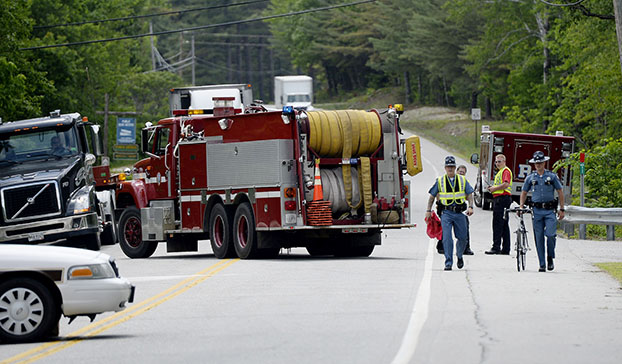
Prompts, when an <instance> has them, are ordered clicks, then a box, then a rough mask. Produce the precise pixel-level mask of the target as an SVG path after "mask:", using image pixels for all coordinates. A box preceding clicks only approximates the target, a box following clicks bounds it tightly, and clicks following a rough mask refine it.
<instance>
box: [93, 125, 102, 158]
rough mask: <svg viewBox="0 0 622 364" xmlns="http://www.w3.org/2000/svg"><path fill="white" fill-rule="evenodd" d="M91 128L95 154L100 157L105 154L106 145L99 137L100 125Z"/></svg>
mask: <svg viewBox="0 0 622 364" xmlns="http://www.w3.org/2000/svg"><path fill="white" fill-rule="evenodd" d="M90 127H91V145H92V146H93V154H94V155H96V156H98V157H100V156H102V155H103V154H104V145H103V144H102V138H101V137H100V136H99V129H100V128H99V125H90Z"/></svg>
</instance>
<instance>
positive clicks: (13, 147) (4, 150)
mask: <svg viewBox="0 0 622 364" xmlns="http://www.w3.org/2000/svg"><path fill="white" fill-rule="evenodd" d="M77 154H78V143H77V137H76V134H75V131H74V129H68V130H65V131H63V130H45V131H36V132H32V133H20V134H4V135H1V136H0V162H4V163H19V162H23V161H27V160H35V159H44V158H50V157H52V158H61V157H67V156H74V155H77Z"/></svg>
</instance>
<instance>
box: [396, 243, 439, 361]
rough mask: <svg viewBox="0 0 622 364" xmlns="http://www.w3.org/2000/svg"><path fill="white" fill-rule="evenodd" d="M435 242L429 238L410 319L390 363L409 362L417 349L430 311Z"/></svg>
mask: <svg viewBox="0 0 622 364" xmlns="http://www.w3.org/2000/svg"><path fill="white" fill-rule="evenodd" d="M435 244H436V240H435V239H430V241H429V243H428V255H427V256H426V258H425V267H424V268H423V278H422V279H421V285H419V289H418V290H417V298H416V300H415V304H414V306H413V310H412V314H411V316H410V321H409V322H408V327H407V328H406V333H405V334H404V339H402V345H401V346H400V350H399V351H398V352H397V354H396V355H395V358H393V361H392V362H391V363H392V364H406V363H409V362H410V361H411V360H412V358H413V356H414V355H415V351H416V350H417V344H418V343H419V334H420V333H421V330H422V329H423V324H425V322H426V320H427V319H428V312H429V311H430V296H431V292H432V290H431V286H432V284H431V283H432V261H433V260H434V247H435Z"/></svg>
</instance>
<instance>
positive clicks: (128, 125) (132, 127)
mask: <svg viewBox="0 0 622 364" xmlns="http://www.w3.org/2000/svg"><path fill="white" fill-rule="evenodd" d="M117 144H136V118H117Z"/></svg>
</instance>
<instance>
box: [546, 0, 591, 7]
mask: <svg viewBox="0 0 622 364" xmlns="http://www.w3.org/2000/svg"><path fill="white" fill-rule="evenodd" d="M584 1H585V0H579V1H575V2H574V3H568V4H558V3H550V2H548V1H545V0H540V2H542V3H545V4H546V5H550V6H561V7H564V6H576V5H579V4H581V3H582V2H584Z"/></svg>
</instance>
